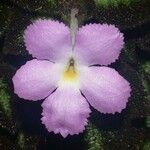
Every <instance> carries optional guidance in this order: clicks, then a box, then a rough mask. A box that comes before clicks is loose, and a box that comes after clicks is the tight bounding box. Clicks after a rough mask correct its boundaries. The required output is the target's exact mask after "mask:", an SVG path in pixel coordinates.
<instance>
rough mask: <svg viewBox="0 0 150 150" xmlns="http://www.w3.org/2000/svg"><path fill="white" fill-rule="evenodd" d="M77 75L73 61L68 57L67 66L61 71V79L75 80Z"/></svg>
mask: <svg viewBox="0 0 150 150" xmlns="http://www.w3.org/2000/svg"><path fill="white" fill-rule="evenodd" d="M77 76H78V73H77V70H76V67H75V61H74V59H73V58H70V60H69V63H68V67H67V69H66V70H65V71H64V73H63V80H65V81H68V80H69V81H73V80H76V79H77Z"/></svg>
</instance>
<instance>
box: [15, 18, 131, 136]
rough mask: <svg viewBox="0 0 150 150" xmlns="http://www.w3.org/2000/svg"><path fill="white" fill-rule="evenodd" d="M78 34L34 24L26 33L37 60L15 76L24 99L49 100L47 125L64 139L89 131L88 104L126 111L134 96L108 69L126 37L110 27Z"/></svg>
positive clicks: (51, 23) (44, 22) (55, 24)
mask: <svg viewBox="0 0 150 150" xmlns="http://www.w3.org/2000/svg"><path fill="white" fill-rule="evenodd" d="M75 31H76V37H75V36H73V34H70V29H69V28H68V27H67V26H65V25H64V24H63V23H59V22H58V21H52V20H37V21H35V22H34V23H33V24H31V25H29V26H28V27H27V29H26V30H25V33H24V41H25V46H26V49H27V50H28V51H29V53H30V54H32V56H33V57H35V58H36V59H33V60H31V61H28V62H27V63H26V64H25V65H23V66H22V67H21V68H20V69H19V70H18V71H17V72H16V74H15V75H14V77H13V83H14V91H15V93H16V94H17V95H18V96H19V97H21V98H24V99H28V100H33V101H37V100H41V99H45V100H44V102H43V104H42V107H43V112H42V118H41V120H42V123H43V124H44V125H45V126H46V128H47V130H48V131H49V132H51V131H53V132H54V133H60V134H61V135H62V136H63V137H66V136H67V135H68V134H70V135H74V134H78V133H80V132H82V131H83V130H84V129H85V125H87V122H88V120H87V118H88V117H89V114H90V112H91V111H90V108H89V104H90V105H91V106H93V107H94V108H95V109H96V110H98V111H100V112H102V113H112V114H114V113H115V112H121V110H122V109H124V108H125V107H126V103H127V102H128V98H129V96H130V91H131V89H130V85H129V83H128V82H127V81H126V80H125V79H124V78H123V77H122V76H120V75H119V74H118V72H117V71H115V70H114V69H112V68H109V67H106V65H108V64H111V63H112V62H115V60H116V59H117V58H118V57H119V54H120V51H121V49H122V48H123V44H124V42H123V39H124V38H123V34H122V33H120V32H119V30H118V29H117V28H116V27H115V26H114V25H107V24H89V25H85V26H83V27H82V28H79V30H75ZM71 36H72V37H73V38H72V37H71ZM71 39H73V40H71ZM94 64H100V65H105V66H101V67H99V66H92V65H94ZM55 89H56V91H55V92H53V91H54V90H55ZM81 92H82V93H83V94H84V96H85V97H84V96H83V95H82V94H81Z"/></svg>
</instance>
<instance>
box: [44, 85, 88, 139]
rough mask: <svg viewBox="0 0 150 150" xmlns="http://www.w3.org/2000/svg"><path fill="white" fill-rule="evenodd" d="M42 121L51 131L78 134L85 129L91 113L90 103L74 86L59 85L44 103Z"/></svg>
mask: <svg viewBox="0 0 150 150" xmlns="http://www.w3.org/2000/svg"><path fill="white" fill-rule="evenodd" d="M42 107H43V113H42V116H43V117H42V118H41V120H42V123H43V124H45V126H46V128H47V130H48V131H49V132H51V131H53V132H54V133H55V134H57V133H60V134H61V135H62V136H63V137H66V136H67V135H68V134H70V135H73V134H78V133H80V132H82V131H83V130H84V129H85V125H86V124H87V118H88V116H89V113H90V109H89V105H88V103H87V102H86V100H85V98H84V97H83V96H82V95H81V93H80V91H79V89H75V88H74V87H70V86H67V87H64V86H63V87H59V88H58V89H57V90H56V91H55V92H54V93H53V94H52V95H50V96H49V97H48V98H47V99H46V100H45V101H44V102H43V104H42Z"/></svg>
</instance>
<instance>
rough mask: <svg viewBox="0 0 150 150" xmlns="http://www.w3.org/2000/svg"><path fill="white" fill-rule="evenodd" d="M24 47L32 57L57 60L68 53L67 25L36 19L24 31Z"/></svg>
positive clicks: (69, 43) (68, 33) (68, 35)
mask: <svg viewBox="0 0 150 150" xmlns="http://www.w3.org/2000/svg"><path fill="white" fill-rule="evenodd" d="M24 41H25V46H26V49H27V50H28V51H29V53H30V54H32V56H33V57H36V58H38V59H48V60H50V61H53V62H55V61H57V60H60V59H62V58H63V57H65V56H66V55H67V53H70V51H71V50H70V48H71V46H70V45H71V39H70V31H69V28H68V27H67V26H65V24H63V23H59V22H58V21H52V20H50V19H49V20H46V19H45V20H41V19H39V20H37V21H35V22H34V23H33V24H31V25H29V26H28V27H27V29H26V30H25V32H24Z"/></svg>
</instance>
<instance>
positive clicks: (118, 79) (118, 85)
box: [81, 67, 131, 113]
mask: <svg viewBox="0 0 150 150" xmlns="http://www.w3.org/2000/svg"><path fill="white" fill-rule="evenodd" d="M81 82H82V83H81V91H82V92H83V94H84V95H85V97H86V98H87V100H88V101H89V103H90V104H91V105H92V106H93V107H94V108H95V109H97V110H98V111H100V112H102V113H115V112H121V110H122V109H124V108H125V107H126V103H127V102H128V98H129V97H130V91H131V89H130V85H129V83H128V81H126V80H125V79H124V78H123V77H122V76H120V75H119V74H118V72H117V71H115V70H114V69H112V68H108V67H87V68H86V69H85V71H82V73H81Z"/></svg>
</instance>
